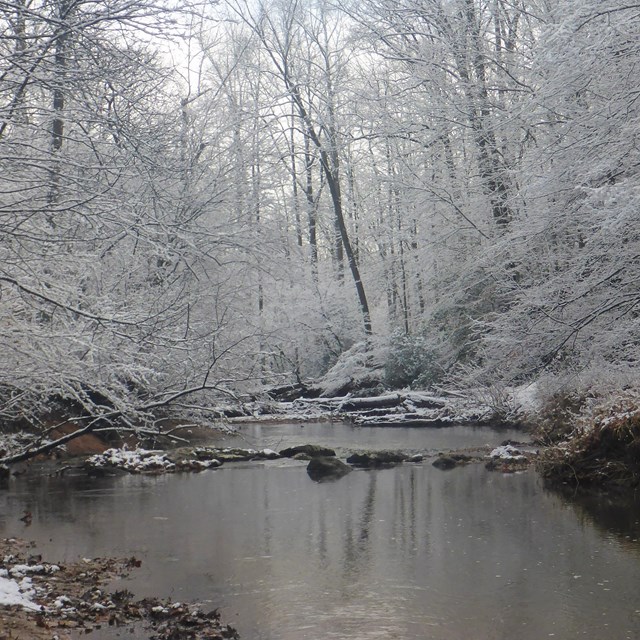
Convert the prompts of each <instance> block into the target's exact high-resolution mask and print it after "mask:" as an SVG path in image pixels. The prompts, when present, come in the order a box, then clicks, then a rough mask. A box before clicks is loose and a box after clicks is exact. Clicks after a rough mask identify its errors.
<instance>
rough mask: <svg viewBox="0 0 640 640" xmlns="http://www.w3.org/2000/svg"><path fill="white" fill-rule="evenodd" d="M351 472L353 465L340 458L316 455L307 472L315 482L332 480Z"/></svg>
mask: <svg viewBox="0 0 640 640" xmlns="http://www.w3.org/2000/svg"><path fill="white" fill-rule="evenodd" d="M350 472H351V467H350V466H349V465H347V464H345V463H344V462H342V460H338V458H331V457H326V456H316V457H314V458H311V461H310V462H309V464H308V465H307V474H308V475H309V477H310V478H311V479H312V480H313V481H314V482H332V481H334V480H339V479H340V478H342V477H344V476H346V475H347V474H348V473H350Z"/></svg>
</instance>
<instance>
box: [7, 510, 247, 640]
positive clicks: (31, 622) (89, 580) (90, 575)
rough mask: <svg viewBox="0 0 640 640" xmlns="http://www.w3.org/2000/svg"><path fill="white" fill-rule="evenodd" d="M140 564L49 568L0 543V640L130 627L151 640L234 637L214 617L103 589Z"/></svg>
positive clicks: (17, 545) (26, 551)
mask: <svg viewBox="0 0 640 640" xmlns="http://www.w3.org/2000/svg"><path fill="white" fill-rule="evenodd" d="M26 517H27V516H25V518H26ZM140 564H141V561H140V560H138V559H136V558H135V557H131V558H125V559H118V558H91V559H89V558H82V559H80V560H78V561H77V562H73V563H69V564H59V563H53V562H51V561H50V559H44V558H43V557H42V556H41V555H40V554H39V553H38V550H37V548H36V547H35V546H34V545H33V544H32V543H30V542H27V541H25V540H20V539H16V538H4V539H0V621H1V622H2V625H1V626H0V640H9V639H11V640H51V638H58V639H59V640H67V639H68V638H71V633H75V634H77V633H90V632H91V631H93V630H96V629H100V628H101V627H105V626H109V627H116V626H124V625H130V624H134V623H137V624H139V625H140V626H141V627H142V628H143V629H144V630H145V636H146V637H148V638H149V639H152V640H171V639H175V638H190V639H191V640H223V639H232V638H237V637H238V635H237V633H236V631H235V630H234V629H233V628H231V627H230V626H227V625H225V624H223V623H222V622H221V620H220V615H219V614H218V612H217V611H211V612H205V611H203V610H202V609H201V608H199V607H198V606H194V605H190V604H185V603H181V602H171V601H168V600H161V599H157V598H146V599H144V600H136V599H135V598H134V596H133V594H132V593H130V592H129V591H127V590H120V591H110V590H109V589H108V588H107V586H108V584H109V583H110V582H111V581H112V580H114V579H116V578H122V577H124V576H127V575H128V574H129V573H130V572H132V571H135V570H136V569H137V568H139V567H140Z"/></svg>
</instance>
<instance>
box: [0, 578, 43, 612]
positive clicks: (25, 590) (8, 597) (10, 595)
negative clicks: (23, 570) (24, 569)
mask: <svg viewBox="0 0 640 640" xmlns="http://www.w3.org/2000/svg"><path fill="white" fill-rule="evenodd" d="M23 582H24V581H23ZM29 587H30V581H27V582H26V583H24V584H23V585H20V584H18V583H17V582H16V581H15V580H10V579H9V578H4V577H0V606H18V607H22V608H24V609H29V610H31V611H40V610H41V607H40V605H39V604H36V603H35V602H34V601H33V600H31V597H32V596H33V595H34V593H33V590H32V589H30V588H29Z"/></svg>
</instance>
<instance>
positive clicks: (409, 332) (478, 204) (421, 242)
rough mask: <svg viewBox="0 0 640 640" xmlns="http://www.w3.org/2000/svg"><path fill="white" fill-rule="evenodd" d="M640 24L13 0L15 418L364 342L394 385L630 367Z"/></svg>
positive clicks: (285, 365)
mask: <svg viewBox="0 0 640 640" xmlns="http://www.w3.org/2000/svg"><path fill="white" fill-rule="evenodd" d="M639 27H640V7H639V6H637V5H634V4H633V3H621V2H619V1H618V0H607V1H606V2H602V0H559V1H555V2H547V1H546V0H531V1H529V0H488V1H482V2H480V1H479V0H394V1H393V2H391V1H390V0H362V1H359V2H355V1H352V0H340V1H339V2H330V1H329V0H259V1H255V2H254V1H250V0H221V1H220V2H218V3H213V2H202V3H193V4H184V3H180V5H179V6H178V5H173V4H172V3H171V2H170V1H167V2H165V1H164V0H161V1H159V2H155V1H151V0H109V1H105V2H89V1H88V0H11V1H8V0H0V341H1V355H0V358H1V360H0V364H1V366H0V416H1V418H2V420H3V421H7V422H8V421H12V420H19V419H24V417H25V416H26V417H27V418H28V419H29V420H30V421H32V422H33V421H37V420H39V419H41V418H42V417H43V416H46V415H47V413H48V412H50V411H51V407H52V406H58V405H65V404H66V406H68V405H70V404H71V405H72V406H75V407H77V408H79V409H80V410H81V411H82V412H84V413H86V414H87V415H88V416H90V417H91V419H92V420H93V419H100V420H103V421H104V420H107V421H108V420H109V416H112V417H113V419H114V420H115V419H116V418H117V420H118V421H119V424H120V426H121V427H122V425H124V426H125V427H130V428H134V427H136V425H139V424H140V423H141V422H144V421H147V422H153V420H154V419H155V418H156V417H157V413H156V411H157V409H158V408H159V407H162V406H165V405H168V404H171V405H172V406H173V407H174V410H176V411H184V412H194V411H202V410H205V409H207V408H209V409H211V408H213V407H215V405H216V403H219V402H220V401H221V399H222V398H231V399H235V398H236V397H237V395H238V394H239V393H242V392H246V391H255V390H256V389H259V388H260V387H262V386H264V385H269V384H274V383H276V382H289V381H295V380H301V379H305V378H308V377H317V376H320V375H322V374H323V373H324V372H326V371H327V370H328V369H329V368H330V366H331V365H332V364H334V363H335V361H336V359H337V358H338V357H339V356H340V355H341V354H343V353H345V352H346V351H348V349H349V348H350V347H352V346H353V345H354V344H357V343H359V342H362V341H367V342H368V344H369V345H371V349H383V351H384V352H385V353H390V356H389V357H390V359H391V360H393V361H394V362H395V365H394V367H395V369H394V370H395V371H396V374H397V375H395V377H394V378H393V380H390V383H394V384H396V385H410V384H414V385H428V384H437V383H442V384H443V383H445V382H451V381H453V380H455V381H457V382H458V383H461V384H466V385H485V386H496V385H498V386H501V385H502V386H508V385H515V384H521V383H525V382H530V381H536V380H537V381H540V380H547V381H556V382H558V381H560V382H561V383H562V384H576V385H577V384H587V385H589V384H595V385H598V384H600V385H602V384H605V381H608V382H607V383H608V384H611V383H612V382H613V383H614V384H617V385H625V384H627V382H628V380H630V379H632V378H633V371H634V369H635V363H636V361H637V358H638V344H639V341H638V335H637V334H638V327H639V322H638V310H637V306H638V302H639V301H640V296H639V294H638V291H637V285H636V282H637V280H638V275H639V274H638V273H636V271H635V269H636V267H638V265H639V260H640V258H639V256H640V241H639V239H638V233H637V230H636V227H637V226H638V225H637V218H638V215H640V214H639V211H640V208H639V206H638V205H639V201H640V180H639V177H638V176H639V170H638V168H639V161H638V156H639V143H638V131H639V130H640V127H639V126H638V124H639V122H638V103H639V81H638V79H637V78H638V77H640V74H639V73H638V71H639V69H638V62H639V60H640V51H639V47H640V43H639V42H638V38H637V33H638V30H639ZM394 350H395V352H396V353H395V356H394V353H393V352H394ZM398 352H401V354H403V357H402V358H400V359H398V357H397V355H398ZM392 356H394V357H392ZM394 358H395V359H394ZM403 362H404V363H405V364H406V366H405V364H403ZM409 363H411V366H409ZM416 363H418V364H417V366H416ZM560 382H558V383H560ZM83 424H84V425H85V426H86V424H88V423H86V422H85V423H83Z"/></svg>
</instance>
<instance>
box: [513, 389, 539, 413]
mask: <svg viewBox="0 0 640 640" xmlns="http://www.w3.org/2000/svg"><path fill="white" fill-rule="evenodd" d="M511 397H512V398H513V403H514V404H515V406H516V408H517V409H519V410H521V411H524V412H526V413H530V412H534V411H536V410H538V409H539V408H540V406H541V401H540V397H539V394H538V385H537V384H536V383H535V382H531V383H529V384H525V385H522V386H520V387H516V388H515V389H512V390H511Z"/></svg>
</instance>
